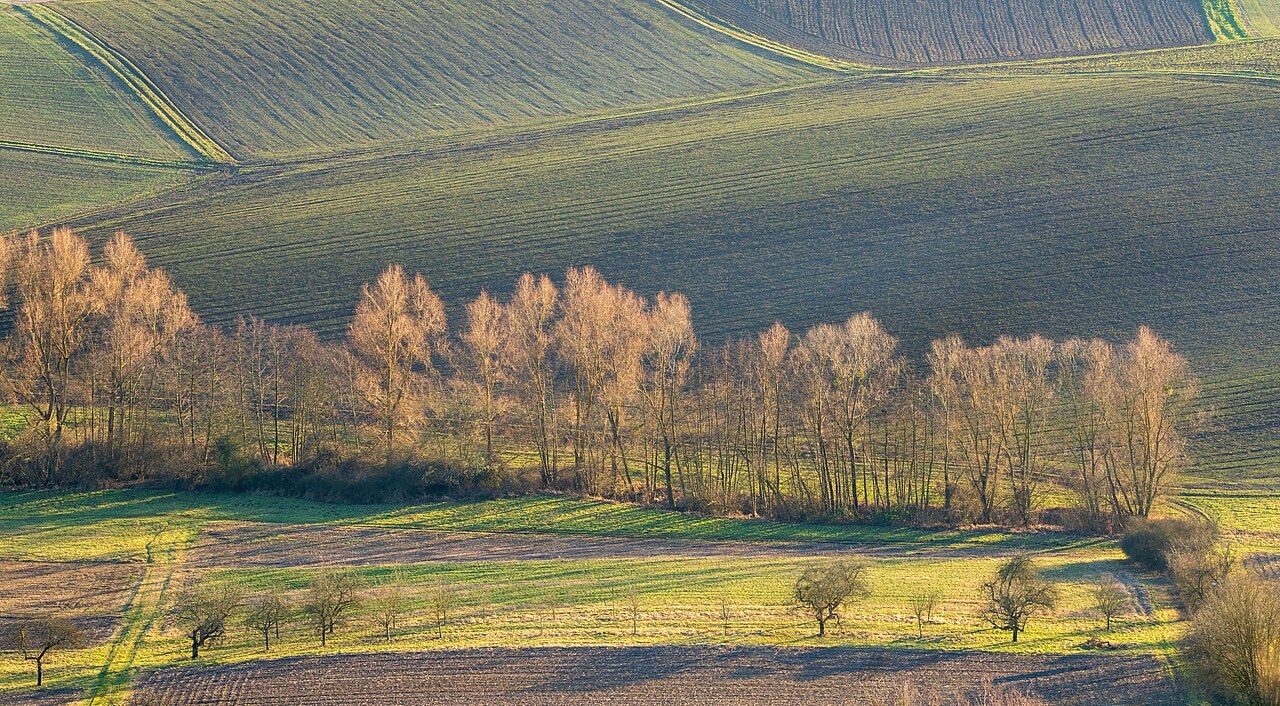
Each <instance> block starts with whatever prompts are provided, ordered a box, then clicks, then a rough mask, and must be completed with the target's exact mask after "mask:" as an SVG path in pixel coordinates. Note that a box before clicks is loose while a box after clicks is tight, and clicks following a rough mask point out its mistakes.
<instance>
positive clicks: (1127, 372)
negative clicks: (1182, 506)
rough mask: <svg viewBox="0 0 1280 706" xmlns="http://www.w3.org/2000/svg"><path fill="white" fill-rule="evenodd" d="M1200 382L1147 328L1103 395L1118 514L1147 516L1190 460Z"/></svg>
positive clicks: (1123, 356)
mask: <svg viewBox="0 0 1280 706" xmlns="http://www.w3.org/2000/svg"><path fill="white" fill-rule="evenodd" d="M1198 390H1199V388H1198V384H1197V382H1196V380H1195V378H1194V377H1193V376H1192V375H1191V373H1190V369H1189V367H1188V365H1187V361H1186V359H1185V358H1183V357H1182V356H1180V355H1178V354H1176V353H1174V352H1173V350H1172V348H1171V347H1170V345H1169V343H1168V342H1167V341H1165V340H1163V339H1161V338H1160V337H1158V336H1156V335H1155V333H1153V332H1152V331H1151V329H1149V328H1147V327H1145V326H1143V327H1142V328H1140V329H1138V335H1137V336H1136V337H1135V338H1134V340H1133V341H1131V342H1130V343H1129V344H1128V345H1126V346H1125V347H1124V350H1123V352H1122V354H1121V355H1120V356H1119V359H1118V360H1117V361H1116V364H1115V365H1114V366H1113V370H1112V375H1111V376H1110V378H1109V379H1108V380H1107V383H1106V384H1105V385H1104V386H1101V388H1100V390H1099V394H1100V395H1101V396H1102V398H1103V404H1104V405H1105V408H1106V414H1107V438H1106V441H1107V446H1106V452H1105V455H1104V462H1105V464H1106V471H1107V480H1108V485H1109V488H1110V492H1111V499H1112V502H1113V504H1114V505H1115V509H1116V514H1118V515H1120V516H1122V517H1135V516H1136V517H1147V516H1148V515H1150V514H1151V509H1152V507H1154V505H1155V502H1156V500H1157V499H1159V498H1160V497H1162V496H1163V495H1164V494H1165V493H1166V492H1168V489H1169V486H1170V484H1171V483H1172V482H1173V480H1174V478H1175V476H1176V474H1177V472H1178V471H1179V469H1181V468H1182V467H1183V466H1184V465H1185V463H1186V438H1185V434H1186V431H1187V429H1188V427H1189V425H1190V424H1191V423H1192V422H1193V421H1194V418H1193V416H1192V410H1191V404H1192V402H1193V401H1194V400H1195V399H1196V397H1197V395H1198Z"/></svg>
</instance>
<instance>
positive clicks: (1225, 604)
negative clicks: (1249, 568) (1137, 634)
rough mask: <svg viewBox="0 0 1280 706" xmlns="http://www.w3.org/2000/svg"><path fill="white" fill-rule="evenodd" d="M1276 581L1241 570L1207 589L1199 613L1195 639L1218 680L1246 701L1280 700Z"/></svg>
mask: <svg viewBox="0 0 1280 706" xmlns="http://www.w3.org/2000/svg"><path fill="white" fill-rule="evenodd" d="M1277 588H1278V587H1277V586H1276V584H1275V583H1274V582H1271V581H1268V580H1266V579H1263V578H1261V577H1259V576H1257V575H1256V574H1252V573H1246V572H1239V573H1236V574H1233V575H1231V576H1229V577H1228V578H1227V579H1226V580H1225V581H1223V582H1222V584H1221V585H1219V586H1217V587H1215V588H1214V589H1212V590H1211V591H1209V593H1208V595H1207V596H1206V597H1205V599H1204V601H1203V602H1202V603H1201V605H1200V608H1199V609H1198V610H1197V611H1196V612H1195V616H1194V618H1195V632H1194V635H1193V640H1194V642H1195V645H1196V647H1197V648H1198V652H1199V653H1200V656H1201V658H1202V659H1203V660H1204V664H1205V667H1206V672H1207V673H1208V675H1209V677H1210V678H1211V679H1212V680H1213V682H1214V683H1215V684H1217V685H1218V686H1219V687H1222V688H1224V689H1227V690H1229V691H1231V692H1232V693H1233V694H1235V695H1236V696H1237V697H1238V698H1239V699H1241V700H1242V701H1244V702H1246V703H1254V704H1280V700H1278V699H1277V698H1276V696H1277V695H1278V694H1277V690H1276V683H1277V675H1276V667H1277V660H1276V655H1277V653H1278V652H1280V592H1278V591H1277Z"/></svg>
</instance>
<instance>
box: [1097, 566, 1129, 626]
mask: <svg viewBox="0 0 1280 706" xmlns="http://www.w3.org/2000/svg"><path fill="white" fill-rule="evenodd" d="M1093 602H1094V606H1095V607H1096V609H1097V611H1098V614H1099V615H1101V616H1102V617H1103V619H1105V620H1106V621H1107V632H1111V625H1112V624H1113V623H1114V622H1115V619H1116V618H1117V617H1119V616H1121V615H1123V614H1124V612H1125V611H1126V610H1128V608H1129V591H1128V590H1127V589H1125V587H1124V584H1122V583H1120V582H1119V581H1117V580H1115V579H1114V578H1112V577H1110V576H1105V577H1103V578H1102V580H1100V581H1099V582H1098V585H1096V586H1094V587H1093Z"/></svg>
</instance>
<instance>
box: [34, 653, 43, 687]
mask: <svg viewBox="0 0 1280 706" xmlns="http://www.w3.org/2000/svg"><path fill="white" fill-rule="evenodd" d="M36 686H44V660H42V659H38V660H36Z"/></svg>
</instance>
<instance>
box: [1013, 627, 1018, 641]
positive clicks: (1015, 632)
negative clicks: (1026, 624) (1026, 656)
mask: <svg viewBox="0 0 1280 706" xmlns="http://www.w3.org/2000/svg"><path fill="white" fill-rule="evenodd" d="M1013 641H1014V642H1015V643H1016V642H1017V641H1018V626H1017V625H1016V624H1015V625H1014V626H1013Z"/></svg>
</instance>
